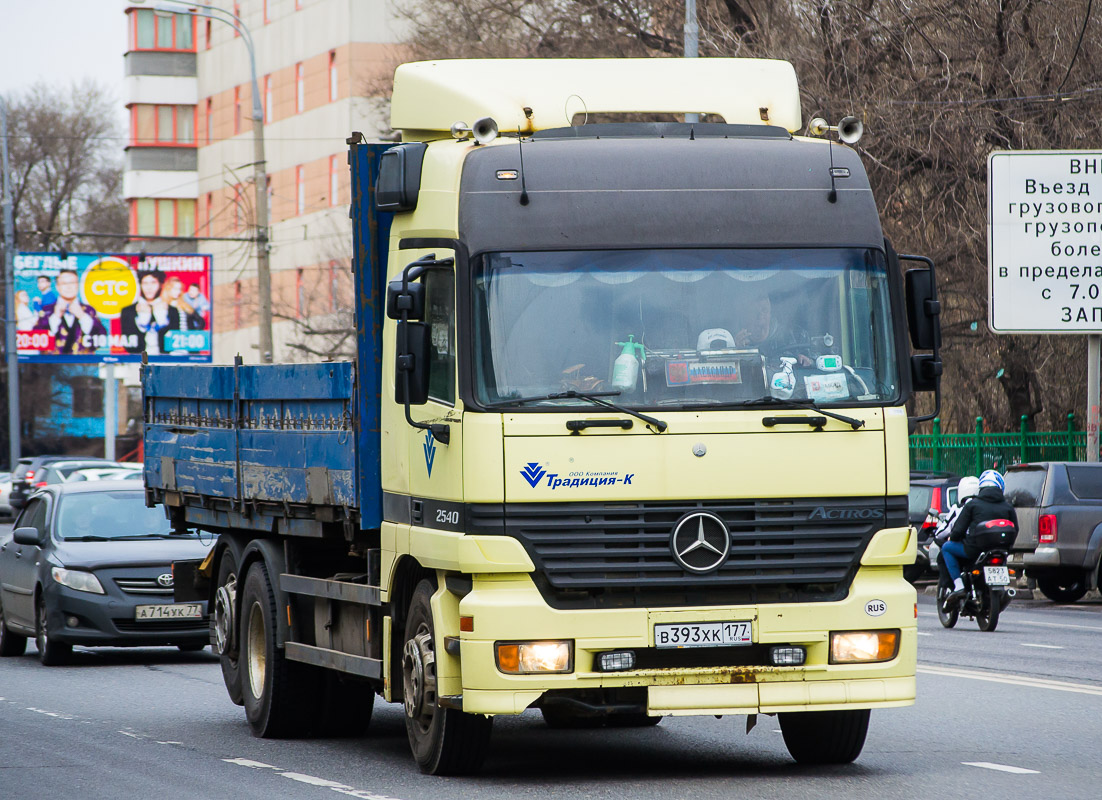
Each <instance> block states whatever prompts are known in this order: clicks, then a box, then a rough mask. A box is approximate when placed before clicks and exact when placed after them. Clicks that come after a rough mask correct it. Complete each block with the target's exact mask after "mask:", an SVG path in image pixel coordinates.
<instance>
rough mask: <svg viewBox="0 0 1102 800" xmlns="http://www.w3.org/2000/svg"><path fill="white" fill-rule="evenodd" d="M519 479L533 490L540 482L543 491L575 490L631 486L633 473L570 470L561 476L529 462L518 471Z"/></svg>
mask: <svg viewBox="0 0 1102 800" xmlns="http://www.w3.org/2000/svg"><path fill="white" fill-rule="evenodd" d="M520 474H521V477H522V478H524V480H526V481H528V484H529V485H530V486H531V487H532V488H533V489H535V488H536V487H538V486H539V485H540V483H541V482H542V483H543V485H544V488H545V489H552V490H554V489H576V488H581V487H583V486H633V485H634V484H633V483H632V480H633V479H634V478H635V473H634V472H620V471H619V470H604V471H601V472H587V471H584V470H572V471H570V472H568V473H567V474H566V475H564V476H561V477H560V475H559V473H557V472H548V471H547V470H546V469H545V468H544V466H543V465H541V464H539V463H538V462H535V461H530V462H528V463H527V464H525V465H524V469H522V470H521V471H520Z"/></svg>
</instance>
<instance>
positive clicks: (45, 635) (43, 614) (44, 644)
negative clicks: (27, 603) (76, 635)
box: [34, 597, 73, 667]
mask: <svg viewBox="0 0 1102 800" xmlns="http://www.w3.org/2000/svg"><path fill="white" fill-rule="evenodd" d="M48 618H49V613H48V612H47V609H46V601H45V600H43V599H42V598H41V597H40V598H39V599H38V603H36V605H35V619H36V625H35V633H34V644H35V647H37V648H38V660H39V661H41V662H42V665H43V666H45V667H57V666H61V665H62V664H64V663H65V662H66V661H68V660H69V656H70V655H71V654H72V652H73V646H72V645H71V644H68V643H66V642H59V641H57V640H55V639H54V638H53V637H52V636H51V635H50V627H49V621H48Z"/></svg>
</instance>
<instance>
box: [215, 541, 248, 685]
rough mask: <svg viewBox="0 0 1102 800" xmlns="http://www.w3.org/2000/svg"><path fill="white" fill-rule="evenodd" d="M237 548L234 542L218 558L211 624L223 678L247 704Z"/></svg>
mask: <svg viewBox="0 0 1102 800" xmlns="http://www.w3.org/2000/svg"><path fill="white" fill-rule="evenodd" d="M237 564H238V558H237V550H236V548H234V547H233V546H232V545H231V546H229V547H227V548H226V549H225V550H223V551H222V558H221V560H220V561H219V562H218V583H217V584H216V587H217V588H216V589H215V593H214V608H213V609H212V611H211V615H210V627H211V630H212V631H213V632H214V638H213V641H214V643H215V644H214V651H215V652H216V653H218V660H219V661H220V662H221V665H222V682H223V683H225V684H226V692H227V693H228V694H229V696H230V700H232V701H233V702H234V703H236V704H237V705H242V704H244V702H245V701H244V700H243V699H242V695H241V666H240V664H239V663H238V658H237V656H238V647H239V642H238V639H237V620H236V617H235V613H236V612H235V607H236V606H237Z"/></svg>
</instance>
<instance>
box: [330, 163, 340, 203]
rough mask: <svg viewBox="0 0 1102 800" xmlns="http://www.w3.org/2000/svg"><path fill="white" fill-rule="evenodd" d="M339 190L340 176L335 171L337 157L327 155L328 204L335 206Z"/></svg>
mask: <svg viewBox="0 0 1102 800" xmlns="http://www.w3.org/2000/svg"><path fill="white" fill-rule="evenodd" d="M339 192H340V177H339V174H338V172H337V157H336V156H329V205H331V206H335V205H336V204H337V201H338V199H339V198H338V194H339Z"/></svg>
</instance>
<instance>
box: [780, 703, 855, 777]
mask: <svg viewBox="0 0 1102 800" xmlns="http://www.w3.org/2000/svg"><path fill="white" fill-rule="evenodd" d="M777 716H778V717H779V719H780V723H781V733H782V734H783V735H784V743H785V745H786V746H787V747H788V752H789V753H790V754H791V756H792V757H793V758H794V759H796V763H798V764H849V763H850V762H851V761H854V760H855V759H856V758H857V757H858V756H859V755H861V750H862V748H864V746H865V736H866V735H867V734H868V732H869V710H868V709H867V708H866V709H860V710H857V711H789V712H786V713H781V714H778V715H777Z"/></svg>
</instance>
